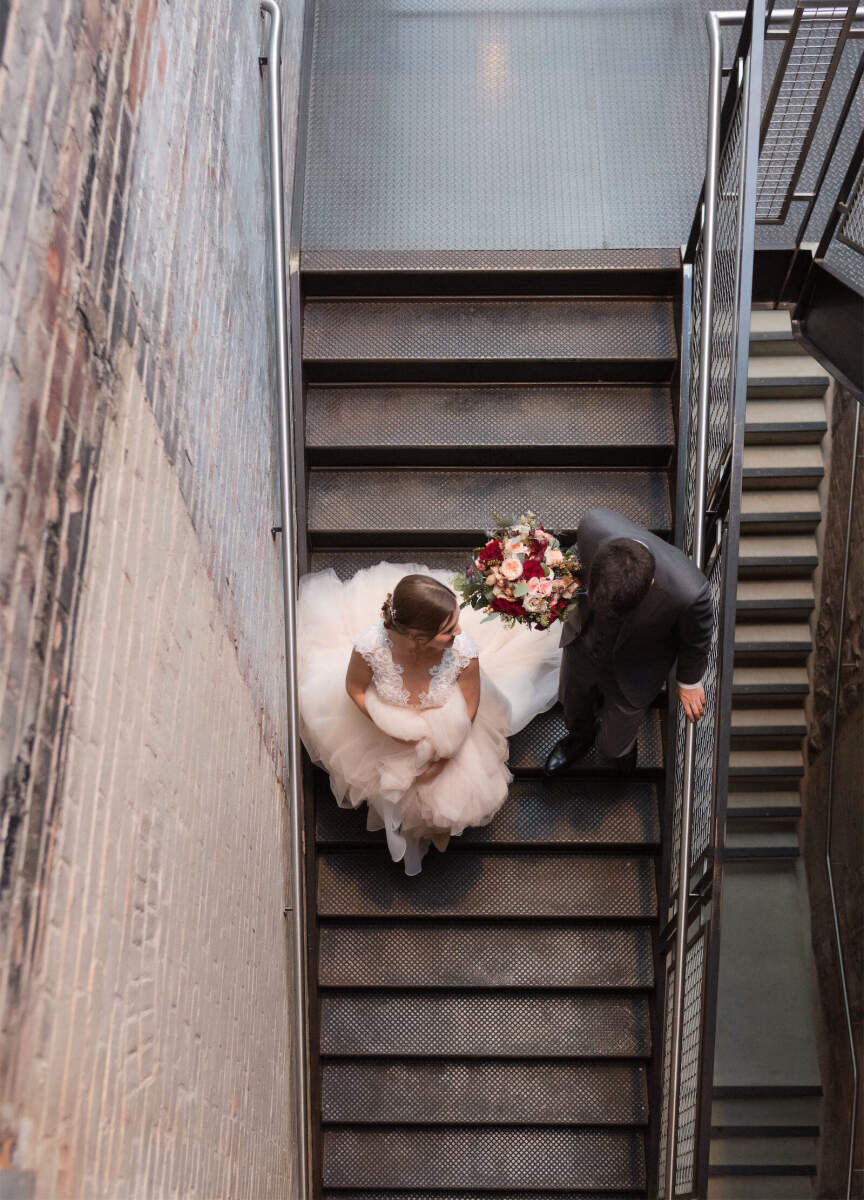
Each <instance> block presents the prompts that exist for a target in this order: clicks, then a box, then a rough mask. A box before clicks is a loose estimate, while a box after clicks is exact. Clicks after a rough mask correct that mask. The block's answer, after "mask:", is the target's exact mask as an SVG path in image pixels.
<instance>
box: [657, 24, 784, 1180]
mask: <svg viewBox="0 0 864 1200" xmlns="http://www.w3.org/2000/svg"><path fill="white" fill-rule="evenodd" d="M740 20H741V14H740V13H737V14H722V13H709V15H708V31H709V39H710V45H711V69H710V75H709V132H708V152H707V162H706V173H705V184H704V187H703V191H702V196H701V199H700V204H699V208H698V215H697V218H696V220H695V221H694V227H693V230H692V232H691V236H690V240H689V242H688V245H687V249H686V251H685V256H684V280H685V289H686V294H685V296H684V305H683V309H684V312H685V313H686V320H685V322H684V323H683V325H682V376H681V377H682V387H681V420H680V433H681V438H680V443H679V444H680V447H681V449H680V451H679V453H680V455H681V456H682V461H680V462H679V476H678V478H679V510H678V517H679V520H678V544H679V546H680V548H681V549H683V550H684V552H685V553H686V554H688V555H689V556H690V557H691V558H692V559H693V560H694V562H695V563H696V565H697V566H699V567H700V568H701V569H702V570H703V571H704V572H705V574H706V576H707V578H708V581H709V586H710V592H711V598H712V604H713V609H714V634H713V638H712V644H711V649H710V653H709V658H708V664H707V667H706V671H705V674H704V676H703V681H702V682H703V687H704V689H705V700H706V708H705V714H704V716H703V717H702V719H701V721H700V722H699V723H698V725H695V726H694V725H693V724H691V723H689V722H688V721H687V719H686V717H685V716H684V714H683V711H682V710H681V708H680V706H678V707H677V708H676V711H675V712H674V714H673V715H672V716H671V717H670V738H671V743H672V745H673V747H674V767H673V771H672V773H671V796H670V800H671V803H670V805H669V810H668V811H669V813H670V819H671V829H669V830H668V833H670V834H671V846H672V852H671V854H670V856H669V860H668V872H667V874H668V878H667V880H666V887H665V897H666V903H665V906H664V907H663V909H662V910H661V911H662V913H663V920H664V922H665V924H666V928H665V929H664V931H663V937H664V958H665V965H666V991H665V1003H664V1006H663V1008H664V1015H663V1067H662V1071H661V1077H662V1089H663V1094H662V1107H661V1125H660V1134H659V1138H660V1140H659V1172H658V1175H659V1178H658V1195H660V1196H669V1197H671V1196H676V1197H677V1196H683V1197H688V1196H696V1195H701V1194H703V1192H704V1184H705V1177H706V1174H707V1134H708V1132H709V1129H710V1079H711V1074H712V1067H713V1028H714V1020H715V1015H716V1007H715V1000H716V974H717V965H718V946H719V942H718V933H719V924H718V912H719V907H718V901H719V888H720V857H719V855H718V854H717V853H716V850H717V848H718V841H720V840H722V827H723V824H724V821H725V791H726V773H727V769H728V768H727V763H728V747H729V724H730V709H731V684H732V656H733V653H734V606H735V584H736V576H737V565H738V529H739V521H740V489H741V473H742V453H743V429H744V404H745V399H746V386H747V351H748V331H749V314H750V299H751V282H752V269H753V243H754V234H755V211H756V198H757V197H756V165H757V158H758V139H759V115H760V89H761V78H762V51H763V41H764V30H765V0H750V3H749V4H748V8H747V11H746V14H745V15H744V21H743V26H742V31H741V37H740V40H739V43H738V49H737V53H736V58H735V64H734V66H733V69H732V71H731V72H730V73H729V81H728V85H727V87H726V91H725V96H724V94H723V89H722V79H723V75H724V71H723V63H722V44H721V28H722V26H723V25H724V24H732V23H733V22H736V21H739V22H740ZM679 963H683V971H681V970H679V969H678V964H679ZM712 980H713V981H714V982H713V983H712Z"/></svg>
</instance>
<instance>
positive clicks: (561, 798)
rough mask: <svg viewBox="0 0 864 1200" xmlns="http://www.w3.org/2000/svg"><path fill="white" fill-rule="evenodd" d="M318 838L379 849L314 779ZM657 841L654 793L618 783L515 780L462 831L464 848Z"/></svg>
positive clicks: (355, 813) (377, 837)
mask: <svg viewBox="0 0 864 1200" xmlns="http://www.w3.org/2000/svg"><path fill="white" fill-rule="evenodd" d="M316 783H317V788H316V791H317V838H318V841H319V843H321V844H323V845H342V846H346V845H351V844H352V843H353V844H358V843H363V842H374V843H380V842H381V838H382V834H381V832H380V830H375V831H372V832H369V831H367V829H366V814H365V808H364V809H361V810H354V809H344V808H340V807H339V806H338V805H337V804H336V801H335V800H334V799H333V796H332V794H331V792H330V788H329V784H328V781H327V777H326V776H325V775H324V774H323V773H319V775H318V777H317V781H316ZM659 839H660V822H659V816H658V801H657V794H656V789H655V787H654V786H653V785H652V784H650V783H646V782H641V781H636V780H630V779H621V780H620V781H619V780H609V781H605V780H598V779H592V780H590V781H588V780H585V779H580V778H568V779H542V780H536V779H516V780H514V782H513V783H512V784H511V787H510V795H509V797H508V799H507V803H506V804H505V805H504V807H503V808H502V809H501V810H500V812H499V813H498V814H497V815H496V816H495V818H494V820H493V821H492V822H491V824H489V825H486V826H484V827H482V828H471V829H466V830H465V832H464V833H463V834H462V835H461V836H460V837H459V839H458V841H456V840H454V842H453V843H452V846H451V848H453V849H455V848H457V847H463V846H477V845H481V846H485V845H494V846H532V845H534V846H552V845H556V846H558V845H560V846H616V845H624V846H629V845H633V846H636V845H644V846H654V845H656V844H657V843H658V842H659Z"/></svg>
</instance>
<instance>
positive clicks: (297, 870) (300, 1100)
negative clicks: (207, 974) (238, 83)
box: [260, 0, 310, 1200]
mask: <svg viewBox="0 0 864 1200" xmlns="http://www.w3.org/2000/svg"><path fill="white" fill-rule="evenodd" d="M260 4H261V11H262V13H266V14H268V16H269V17H270V37H269V43H268V49H267V60H266V64H264V63H262V66H263V65H266V66H267V68H268V69H267V93H268V101H269V112H270V128H269V146H270V203H271V236H272V243H273V244H272V254H273V301H274V309H275V320H276V376H277V391H278V404H277V410H276V411H277V424H278V439H279V484H280V506H281V516H282V600H283V608H284V618H285V681H286V687H287V698H288V805H289V818H290V819H289V830H290V842H291V860H292V861H291V872H292V874H291V900H292V903H291V905H290V906H289V909H290V912H291V915H292V928H293V935H294V937H293V963H294V986H295V988H296V990H297V996H296V1004H295V1007H294V1018H295V1019H294V1031H293V1032H294V1036H293V1039H292V1043H293V1053H294V1064H295V1079H296V1087H295V1113H296V1123H297V1149H298V1159H299V1162H298V1171H297V1176H298V1178H297V1194H298V1196H299V1197H300V1200H306V1197H307V1196H308V1194H309V1161H310V1155H309V1142H308V1138H309V1121H308V1119H307V1115H308V1114H307V1108H308V1103H307V1096H308V1080H309V1066H308V1033H307V987H306V938H305V910H304V892H303V791H302V782H301V747H300V726H299V706H298V687H297V574H298V572H297V541H298V539H297V502H296V483H297V481H296V472H295V466H294V406H293V396H292V388H291V371H290V353H291V349H290V346H291V343H290V338H289V331H288V286H287V273H286V268H285V201H284V187H283V180H282V93H281V67H282V10H281V9H280V7H279V4H278V3H277V0H260Z"/></svg>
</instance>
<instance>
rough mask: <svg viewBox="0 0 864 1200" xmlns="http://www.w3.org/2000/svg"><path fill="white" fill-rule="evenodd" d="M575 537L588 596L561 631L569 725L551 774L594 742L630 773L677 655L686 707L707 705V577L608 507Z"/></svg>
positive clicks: (693, 710)
mask: <svg viewBox="0 0 864 1200" xmlns="http://www.w3.org/2000/svg"><path fill="white" fill-rule="evenodd" d="M576 538H577V543H578V548H579V560H580V562H581V564H582V584H583V586H584V585H586V584H587V595H584V596H580V597H579V603H578V606H577V607H576V608H574V609H572V610H571V612H570V614H569V616H568V617H567V620H566V622H565V625H564V630H563V632H562V634H561V645H562V646H563V647H564V655H563V659H562V664H561V686H560V690H559V699H560V700H561V704H562V706H563V708H564V720H565V721H566V723H567V731H568V732H567V736H566V737H563V738H562V739H561V740H560V741H559V742H558V743H557V745H556V746H555V747H554V749H553V750H552V753H551V754H550V755H549V758H548V759H547V761H546V774H547V775H557V774H558V772H559V771H564V770H566V768H567V767H569V766H570V765H571V764H572V763H574V762H575V761H576V760H577V759H579V758H581V757H582V756H583V755H584V754H585V753H587V751H588V750H590V748H591V746H592V745H595V744H596V746H597V751H598V753H599V755H600V757H601V759H604V760H606V761H607V762H608V763H610V764H611V765H612V766H614V767H616V768H618V769H619V770H622V771H630V770H632V769H633V768H634V767H635V766H636V756H637V745H636V735H637V732H638V729H639V726H640V724H641V722H642V719H643V717H644V716H645V711H646V709H647V708H648V707H649V705H650V704H651V702H652V701H653V700H654V698H655V697H656V696H657V694H658V693H659V691H660V690H661V688H662V687H663V684H664V682H665V680H666V677H667V675H668V674H669V671H670V670H671V668H672V664H673V663H674V662H675V661H676V659H677V663H678V666H677V671H676V676H677V682H678V698H679V699H680V701H681V704H682V705H683V706H684V711H685V712H686V714H687V716H688V718H689V719H690V720H691V721H698V720H699V718H700V717H701V716H702V714H703V713H704V711H705V691H704V689H703V687H702V683H701V680H702V674H703V672H704V670H705V664H706V663H707V661H708V651H709V648H710V645H711V632H712V627H713V614H712V609H711V597H710V594H709V590H708V583H707V580H706V579H705V576H704V575H703V574H702V572H701V571H699V570H698V569H697V567H696V566H694V564H693V563H692V562H691V560H690V559H689V558H687V557H686V555H684V554H682V553H681V551H680V550H676V549H675V547H674V546H670V545H669V544H668V543H667V542H664V541H662V540H661V539H660V538H658V537H655V536H654V534H653V533H648V531H647V530H645V529H640V528H639V526H638V525H634V524H633V523H632V522H631V521H628V520H627V518H626V517H622V516H621V514H620V513H617V512H613V510H612V509H610V508H592V509H589V511H588V512H587V513H586V514H585V516H584V517H583V518H582V520H581V521H580V523H579V528H578V530H577V531H576Z"/></svg>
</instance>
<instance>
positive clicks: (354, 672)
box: [345, 650, 372, 717]
mask: <svg viewBox="0 0 864 1200" xmlns="http://www.w3.org/2000/svg"><path fill="white" fill-rule="evenodd" d="M371 682H372V668H371V667H370V666H369V664H368V663H367V661H366V659H365V658H364V657H363V655H362V654H359V653H358V652H357V651H356V650H352V652H351V658H350V660H349V663H348V673H347V675H346V676H345V691H346V692H347V693H348V695H349V696H350V697H351V699H352V700H353V701H354V703H355V704H356V705H357V707H358V708H359V709H360V711H361V712H362V713H363V714H364V715H365V716H367V717H368V716H369V713H368V712H367V710H366V689H367V688H368V686H369V684H370V683H371Z"/></svg>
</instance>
